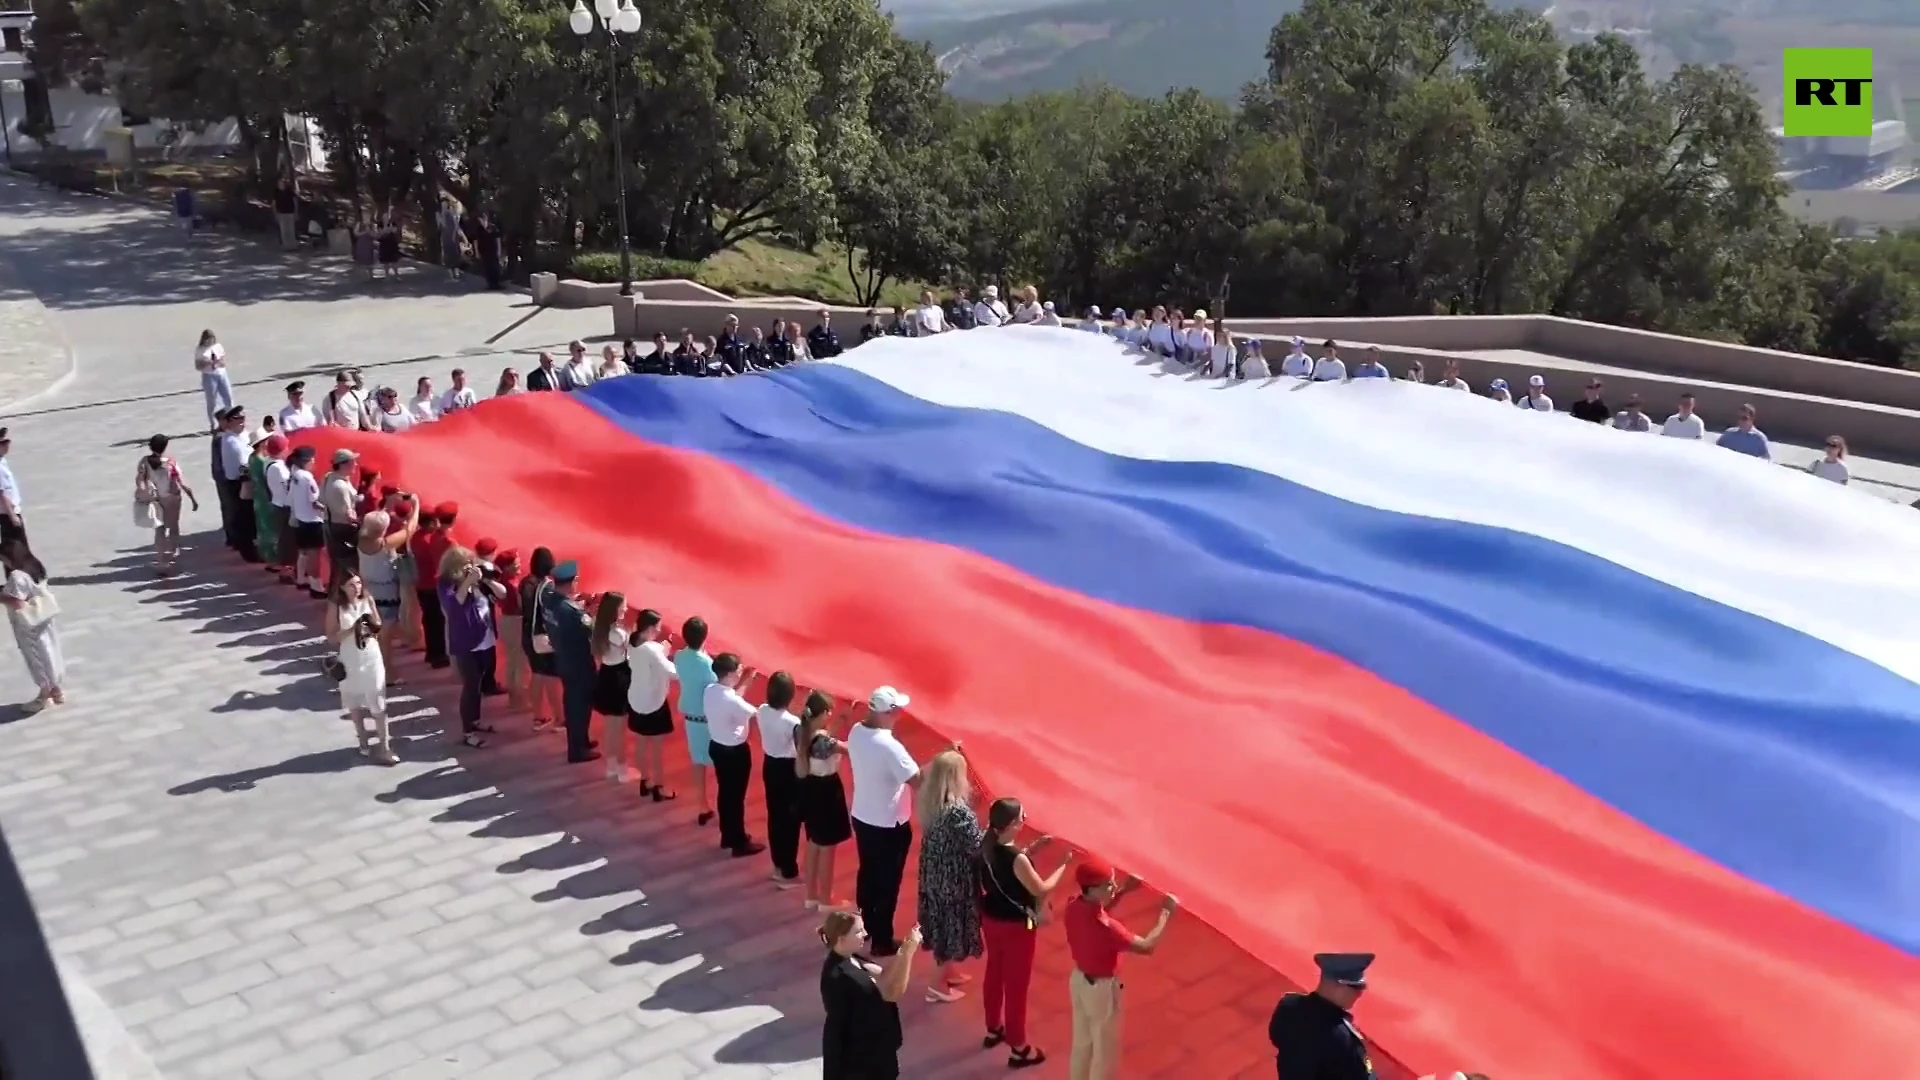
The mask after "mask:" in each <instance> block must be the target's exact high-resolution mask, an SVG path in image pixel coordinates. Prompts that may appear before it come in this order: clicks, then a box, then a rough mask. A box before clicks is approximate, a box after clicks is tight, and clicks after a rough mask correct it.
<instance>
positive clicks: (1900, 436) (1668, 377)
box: [612, 283, 1920, 459]
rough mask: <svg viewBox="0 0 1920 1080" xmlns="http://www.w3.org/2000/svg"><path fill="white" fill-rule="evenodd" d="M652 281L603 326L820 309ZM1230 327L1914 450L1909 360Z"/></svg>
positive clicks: (1795, 433) (1487, 326)
mask: <svg viewBox="0 0 1920 1080" xmlns="http://www.w3.org/2000/svg"><path fill="white" fill-rule="evenodd" d="M652 288H653V287H652V285H651V283H649V285H648V286H647V291H648V293H649V295H648V296H647V297H646V298H644V299H634V300H631V301H629V302H626V303H621V304H615V305H614V307H613V309H612V313H613V332H614V337H616V338H633V339H634V340H636V341H644V340H646V339H647V338H650V337H652V336H653V334H654V332H655V331H659V332H661V333H664V334H666V335H667V336H668V337H669V338H671V339H676V340H677V339H678V337H679V335H680V332H681V330H682V329H686V330H691V331H692V332H693V333H694V335H695V337H696V338H705V337H706V336H707V335H709V334H717V333H719V331H720V327H721V324H722V323H723V322H725V320H726V317H727V316H728V315H736V316H738V317H739V318H740V321H741V323H742V324H743V325H745V326H761V327H765V326H768V325H769V324H771V323H772V322H773V320H774V319H776V318H779V319H786V320H788V321H790V322H791V321H796V320H797V321H798V322H799V323H800V324H801V325H802V326H805V327H812V326H813V324H814V323H815V322H816V321H817V319H818V317H819V313H820V311H821V310H822V307H821V305H819V304H815V303H811V302H798V303H795V302H785V303H782V302H773V301H767V300H763V299H756V300H730V301H725V302H717V303H716V302H707V301H693V300H658V299H655V298H654V297H653V296H652V295H651V292H652ZM616 291H617V288H616ZM826 310H830V311H832V312H833V321H834V324H835V326H836V327H838V328H839V330H840V332H841V335H842V337H843V339H847V340H850V338H851V335H852V334H853V333H855V332H857V330H858V328H859V326H860V324H861V323H863V322H865V321H866V310H865V309H864V308H853V307H832V308H828V309H826ZM886 313H887V314H891V311H890V310H888V311H887V312H886ZM1228 325H1229V326H1230V327H1231V328H1233V329H1234V330H1235V331H1236V332H1239V333H1242V334H1248V335H1252V336H1258V337H1262V338H1264V339H1268V341H1269V345H1268V348H1269V353H1268V355H1269V356H1271V357H1274V358H1276V359H1277V358H1278V357H1279V356H1281V355H1284V353H1285V351H1286V348H1285V342H1286V341H1287V339H1288V338H1290V337H1292V336H1293V335H1294V334H1299V335H1301V336H1302V337H1305V338H1307V339H1308V340H1310V341H1312V342H1313V343H1314V344H1316V345H1317V344H1318V343H1319V342H1321V341H1322V340H1325V339H1327V338H1332V339H1334V340H1335V341H1338V342H1341V343H1342V344H1343V345H1345V346H1347V348H1348V350H1349V351H1348V355H1349V356H1350V357H1351V356H1352V355H1353V350H1354V349H1356V348H1360V347H1364V346H1366V345H1369V344H1371V345H1375V346H1377V347H1379V349H1380V353H1381V359H1382V361H1383V362H1384V363H1386V365H1387V366H1388V368H1389V369H1390V370H1392V371H1393V372H1394V374H1395V375H1399V374H1401V373H1403V372H1404V371H1406V369H1407V368H1409V367H1411V366H1413V364H1414V363H1415V362H1416V361H1418V362H1419V363H1420V364H1421V365H1422V366H1423V367H1424V368H1425V369H1426V371H1427V373H1428V377H1429V378H1435V379H1437V378H1438V377H1439V375H1440V372H1441V370H1442V369H1443V368H1444V367H1445V366H1446V364H1447V363H1448V361H1456V362H1458V363H1459V364H1460V368H1461V374H1462V376H1463V377H1464V378H1466V379H1467V381H1468V382H1470V383H1472V384H1473V386H1474V387H1475V389H1476V390H1478V389H1483V388H1484V387H1485V386H1486V384H1487V383H1488V382H1490V381H1491V380H1493V379H1496V378H1500V379H1505V380H1507V382H1508V384H1509V385H1512V386H1515V387H1524V386H1525V385H1526V381H1527V379H1528V377H1529V376H1532V375H1536V374H1538V375H1544V376H1545V377H1546V379H1547V389H1548V393H1550V394H1551V395H1552V396H1553V397H1554V399H1555V401H1556V402H1558V403H1559V404H1560V405H1561V406H1562V407H1565V406H1566V405H1570V404H1572V402H1573V400H1574V399H1575V398H1577V397H1579V396H1580V388H1581V387H1583V386H1584V385H1585V384H1586V383H1587V381H1588V380H1589V379H1591V378H1594V377H1596V376H1597V377H1599V378H1601V379H1603V380H1604V381H1605V382H1606V385H1607V391H1606V396H1607V400H1608V402H1609V403H1613V404H1616V405H1617V404H1618V403H1620V402H1622V401H1624V400H1625V399H1626V397H1627V395H1629V394H1639V395H1640V396H1641V398H1642V400H1643V401H1644V402H1645V403H1646V409H1647V412H1648V413H1649V414H1651V415H1653V416H1654V417H1655V418H1656V419H1661V418H1664V417H1665V416H1666V415H1667V413H1669V412H1670V411H1672V406H1673V403H1674V402H1675V401H1676V400H1677V399H1678V398H1679V396H1680V395H1681V394H1682V393H1683V392H1687V391H1691V392H1692V393H1693V394H1694V395H1695V396H1696V398H1697V399H1698V402H1699V407H1700V412H1701V414H1702V416H1703V417H1704V418H1705V419H1706V420H1707V423H1708V426H1709V427H1725V426H1731V425H1732V423H1733V417H1734V413H1735V412H1736V410H1737V409H1738V408H1739V406H1741V405H1743V404H1750V405H1753V406H1754V407H1755V408H1756V409H1758V410H1759V413H1760V426H1761V427H1762V428H1763V429H1765V430H1766V431H1768V432H1769V433H1771V434H1773V435H1775V436H1777V437H1780V438H1785V439H1790V440H1793V441H1796V442H1817V441H1819V440H1823V439H1825V438H1826V437H1827V436H1829V435H1834V434H1839V435H1844V436H1846V438H1847V441H1848V442H1849V443H1850V444H1851V445H1853V446H1854V448H1855V449H1857V450H1858V451H1860V452H1862V453H1869V454H1875V455H1879V456H1886V457H1893V458H1906V459H1920V374H1916V373H1913V372H1908V371H1901V370H1896V369H1889V368H1878V367H1873V366H1870V365H1866V364H1854V363H1848V362H1846V361H1841V360H1828V359H1823V358H1820V357H1812V356H1799V355H1795V354H1793V353H1781V352H1773V351H1770V350H1766V349H1749V348H1745V347H1742V346H1737V345H1724V344H1719V343H1715V342H1708V341H1697V340H1693V339H1690V338H1682V337H1675V336H1673V335H1670V334H1652V333H1647V332H1645V331H1639V330H1625V329H1621V328H1619V327H1612V326H1601V325H1598V324H1595V323H1583V322H1578V321H1576V320H1572V319H1556V318H1551V317H1548V316H1537V315H1508V316H1432V317H1424V318H1421V317H1409V318H1391V319H1249V320H1238V319H1236V320H1229V321H1228Z"/></svg>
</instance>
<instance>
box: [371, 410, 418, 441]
mask: <svg viewBox="0 0 1920 1080" xmlns="http://www.w3.org/2000/svg"><path fill="white" fill-rule="evenodd" d="M373 423H374V426H375V427H377V428H379V429H380V430H381V431H384V432H386V433H387V434H389V435H395V434H398V433H400V432H402V431H405V430H407V429H408V428H410V427H412V426H413V414H412V413H410V412H408V411H407V410H405V409H395V410H393V411H392V412H388V411H387V410H385V409H375V410H373Z"/></svg>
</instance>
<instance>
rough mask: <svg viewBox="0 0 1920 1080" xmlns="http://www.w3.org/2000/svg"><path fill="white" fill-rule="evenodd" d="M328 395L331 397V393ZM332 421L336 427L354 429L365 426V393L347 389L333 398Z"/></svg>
mask: <svg viewBox="0 0 1920 1080" xmlns="http://www.w3.org/2000/svg"><path fill="white" fill-rule="evenodd" d="M328 396H329V397H333V395H332V394H331V393H329V394H328ZM333 423H334V426H336V427H343V428H352V429H354V430H355V431H358V430H360V429H361V428H363V427H366V426H367V399H366V395H364V394H362V393H361V392H360V391H358V390H349V391H347V392H346V393H344V394H341V395H339V396H338V397H335V398H334V402H333Z"/></svg>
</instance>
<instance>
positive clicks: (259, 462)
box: [247, 431, 287, 571]
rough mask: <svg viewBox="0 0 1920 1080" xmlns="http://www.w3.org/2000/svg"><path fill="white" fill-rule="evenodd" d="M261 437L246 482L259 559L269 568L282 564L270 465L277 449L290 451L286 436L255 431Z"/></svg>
mask: <svg viewBox="0 0 1920 1080" xmlns="http://www.w3.org/2000/svg"><path fill="white" fill-rule="evenodd" d="M256 434H257V435H258V436H259V438H257V439H255V441H254V444H253V456H252V457H250V458H248V459H247V483H248V486H249V487H251V488H252V489H253V496H252V497H253V520H254V522H255V523H256V524H255V528H256V537H257V539H256V540H255V543H256V544H257V545H258V546H259V549H260V561H261V562H263V563H265V564H266V568H267V569H268V570H270V571H271V570H278V569H279V568H280V520H279V519H278V518H277V517H275V516H274V513H273V494H272V488H271V486H270V485H269V481H268V467H269V466H271V465H272V464H273V463H274V461H275V460H276V458H275V455H274V451H275V450H278V451H279V452H280V453H281V454H285V453H286V452H287V440H285V439H283V438H281V437H280V436H279V435H277V434H275V433H273V432H270V431H261V432H256ZM283 482H284V481H283Z"/></svg>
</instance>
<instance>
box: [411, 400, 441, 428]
mask: <svg viewBox="0 0 1920 1080" xmlns="http://www.w3.org/2000/svg"><path fill="white" fill-rule="evenodd" d="M407 415H408V416H411V417H413V422H414V423H416V424H430V423H432V422H433V421H435V420H438V419H440V406H438V405H436V404H435V403H434V400H433V395H432V394H415V395H413V397H412V398H411V399H410V400H409V401H408V402H407Z"/></svg>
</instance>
